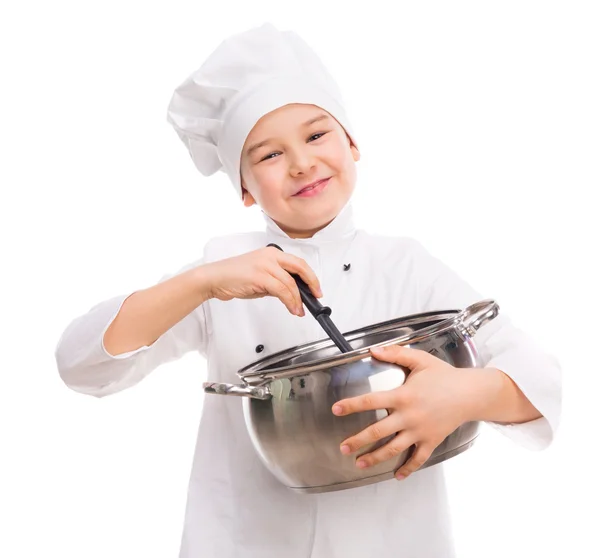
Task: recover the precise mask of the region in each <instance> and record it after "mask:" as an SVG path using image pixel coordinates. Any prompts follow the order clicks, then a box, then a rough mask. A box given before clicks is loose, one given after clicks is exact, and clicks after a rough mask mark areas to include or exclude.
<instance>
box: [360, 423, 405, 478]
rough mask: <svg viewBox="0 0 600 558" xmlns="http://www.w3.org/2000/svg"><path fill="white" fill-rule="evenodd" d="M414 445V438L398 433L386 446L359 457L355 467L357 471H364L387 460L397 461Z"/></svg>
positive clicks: (403, 432)
mask: <svg viewBox="0 0 600 558" xmlns="http://www.w3.org/2000/svg"><path fill="white" fill-rule="evenodd" d="M414 443H415V440H414V437H413V436H411V435H410V434H408V433H407V432H406V431H402V432H399V433H398V435H397V436H395V437H394V438H393V439H392V440H390V441H389V442H388V443H387V444H385V445H383V446H381V447H380V448H377V449H376V450H374V451H372V452H370V453H365V455H361V456H360V457H359V458H358V459H357V460H356V466H357V467H358V468H359V469H366V468H368V467H373V466H374V465H378V464H379V463H383V462H384V461H388V460H389V459H398V458H399V457H400V456H401V454H402V453H403V452H405V451H406V450H407V449H408V448H410V446H412V445H413V444H414Z"/></svg>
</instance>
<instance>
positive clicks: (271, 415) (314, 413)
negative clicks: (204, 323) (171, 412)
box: [205, 305, 497, 493]
mask: <svg viewBox="0 0 600 558" xmlns="http://www.w3.org/2000/svg"><path fill="white" fill-rule="evenodd" d="M496 313H497V307H496V306H495V305H494V306H493V307H491V306H489V305H488V312H487V314H488V315H487V318H486V319H481V320H479V322H478V323H477V324H476V327H479V325H481V324H482V323H483V322H484V321H487V320H489V319H491V318H492V317H494V316H495V314H496ZM461 316H463V317H464V314H461V313H459V312H457V311H456V312H453V311H450V312H444V313H439V314H432V313H428V314H421V315H415V316H411V317H408V318H401V319H399V320H395V321H391V322H386V323H383V324H375V325H373V326H369V327H366V328H363V329H360V330H356V331H354V332H350V333H347V334H345V337H346V339H347V340H348V341H349V342H350V344H351V345H352V347H353V349H354V350H353V351H352V352H351V353H344V354H341V353H340V352H339V350H338V349H337V347H335V345H334V344H333V343H332V342H331V341H330V340H323V341H319V342H315V343H310V344H307V345H302V346H299V347H294V348H293V349H290V350H288V351H282V352H281V353H277V354H276V355H271V356H270V357H267V358H265V359H263V360H261V361H258V362H257V363H254V364H253V365H250V366H248V367H246V368H245V369H243V370H242V371H240V372H239V373H238V374H239V375H240V377H241V378H242V379H243V380H244V384H243V385H242V386H228V385H224V384H205V391H207V392H212V393H222V394H225V393H226V394H234V395H246V396H247V397H245V398H244V399H243V408H244V417H245V421H246V427H247V429H248V432H249V434H250V437H251V439H252V442H253V445H254V447H255V449H256V451H257V452H258V454H259V456H260V458H261V460H262V461H263V462H264V464H265V465H266V466H267V467H268V469H269V470H270V471H271V472H272V473H273V474H274V475H275V476H276V477H277V478H278V479H279V481H280V482H282V483H283V484H284V485H286V486H288V487H289V488H291V489H293V490H296V491H301V492H307V493H318V492H330V491H334V490H342V489H346V488H353V487H358V486H364V485H367V484H371V483H375V482H379V481H382V480H387V479H391V478H393V475H394V472H395V471H396V470H397V469H398V468H399V467H401V466H402V465H403V464H404V463H405V462H406V461H407V460H408V458H409V457H410V453H411V451H412V449H413V448H409V449H407V450H406V451H404V452H402V453H401V454H400V455H398V456H396V457H395V458H394V459H390V460H388V461H385V462H383V463H380V464H378V465H376V466H373V467H370V468H368V469H366V470H364V469H359V468H358V467H356V465H355V461H356V457H357V455H356V454H353V455H350V456H346V455H343V454H342V453H341V452H340V450H339V447H340V444H341V442H343V441H344V440H345V439H346V438H348V437H350V436H352V435H355V434H357V433H358V432H360V431H361V430H364V429H365V428H367V427H368V426H370V425H371V424H373V423H375V422H377V421H378V420H381V419H382V418H385V417H386V416H387V411H386V410H385V409H382V410H377V411H365V412H360V413H354V414H352V415H348V416H344V417H338V416H335V415H334V414H333V413H332V411H331V408H332V406H333V405H334V404H335V403H336V402H337V401H340V400H342V399H346V398H349V397H355V396H358V395H364V394H368V393H374V392H377V391H384V390H390V389H394V388H397V387H399V386H401V385H402V384H403V383H404V381H405V379H406V374H407V371H406V370H405V369H403V368H402V367H400V366H398V365H395V364H390V363H387V362H382V361H379V360H377V359H375V358H372V357H371V356H370V353H369V349H370V348H371V347H374V346H381V345H390V344H402V345H404V346H408V347H411V348H414V349H420V350H424V351H427V352H429V353H431V354H433V355H434V356H436V357H438V358H440V359H442V360H444V361H445V362H448V363H449V364H451V365H453V366H455V367H458V368H471V367H481V366H482V364H481V362H480V359H479V356H478V353H477V349H476V346H475V344H474V342H473V340H472V338H471V335H472V334H474V333H475V331H476V327H473V320H472V321H471V323H465V321H464V320H463V319H462V318H461ZM478 429H479V424H478V423H477V422H468V423H465V424H463V425H461V426H460V427H459V428H457V429H456V430H455V431H454V432H452V433H451V434H450V435H449V436H447V437H446V439H445V440H444V441H443V442H442V443H441V444H440V445H439V446H438V447H437V448H436V449H435V451H434V452H433V454H432V455H431V457H430V458H429V460H428V461H427V462H426V463H425V464H424V465H423V467H422V468H425V467H430V466H432V465H435V464H437V463H440V462H442V461H445V460H447V459H449V458H451V457H453V456H455V455H458V454H460V453H462V452H463V451H465V450H466V449H468V448H469V447H470V446H471V445H472V444H473V442H474V441H475V438H476V437H477V435H478ZM392 437H393V436H390V437H388V438H385V439H383V440H380V441H379V442H377V443H376V444H373V445H371V446H370V447H367V448H364V449H363V450H362V452H361V453H368V452H370V451H372V450H373V449H375V448H376V447H379V446H381V445H383V444H385V443H387V442H388V441H389V440H390V439H391V438H392Z"/></svg>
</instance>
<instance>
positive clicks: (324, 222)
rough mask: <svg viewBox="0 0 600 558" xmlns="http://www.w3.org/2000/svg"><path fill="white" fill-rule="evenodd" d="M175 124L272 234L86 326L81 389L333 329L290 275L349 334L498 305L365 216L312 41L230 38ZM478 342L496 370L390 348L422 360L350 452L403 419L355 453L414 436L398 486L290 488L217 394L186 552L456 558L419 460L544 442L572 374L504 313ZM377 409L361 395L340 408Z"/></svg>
mask: <svg viewBox="0 0 600 558" xmlns="http://www.w3.org/2000/svg"><path fill="white" fill-rule="evenodd" d="M169 120H170V122H171V123H172V124H173V125H174V127H175V129H176V131H177V132H178V134H179V136H180V138H181V139H182V140H183V141H184V143H185V144H186V146H187V147H188V149H189V151H190V154H191V156H192V159H193V161H194V163H195V164H196V166H197V167H198V169H199V170H200V171H201V172H202V173H203V174H206V175H209V174H212V173H214V172H216V171H217V170H220V169H223V170H224V171H225V172H226V173H227V174H228V176H229V178H230V179H231V182H232V184H233V186H234V188H235V189H236V191H237V193H238V195H239V197H240V198H241V199H242V200H243V203H244V204H245V205H246V206H252V205H254V204H258V205H259V206H260V207H261V209H262V211H263V214H264V217H265V220H266V230H265V232H256V233H248V234H243V235H233V236H229V237H224V238H216V239H213V240H211V241H209V242H208V243H207V245H206V246H205V249H204V255H203V257H202V259H201V260H199V261H197V262H194V263H192V264H190V265H188V266H186V267H185V268H184V269H183V270H181V272H180V273H178V274H177V275H175V276H173V277H168V278H165V279H163V280H162V281H161V282H160V283H159V284H157V285H155V286H153V287H150V288H148V289H144V290H140V291H137V292H134V293H132V294H129V295H123V296H120V297H115V298H114V299H111V300H108V301H105V302H103V303H101V304H99V305H97V306H96V307H94V308H93V309H92V310H90V312H88V313H87V314H86V315H84V316H81V317H79V318H77V319H76V320H74V321H73V322H72V323H71V324H70V325H69V327H68V328H67V329H66V331H65V333H64V334H63V336H62V337H61V340H60V342H59V344H58V347H57V363H58V367H59V371H60V374H61V376H62V378H63V379H64V381H65V382H66V383H67V385H69V386H70V387H71V388H73V389H75V390H78V391H81V392H83V393H89V394H93V395H96V396H104V395H108V394H110V393H114V392H116V391H119V390H122V389H125V388H127V387H129V386H131V385H133V384H135V383H136V382H138V381H140V380H141V379H142V378H143V377H144V376H145V375H147V374H149V373H150V372H151V371H152V370H154V369H155V368H156V367H157V366H158V365H160V364H163V363H165V362H168V361H170V360H173V359H176V358H179V357H181V356H182V355H183V354H185V353H186V352H188V351H199V352H200V354H202V355H203V356H204V357H205V358H206V359H207V364H208V380H209V381H214V382H229V383H235V382H236V380H237V377H236V375H235V373H236V371H237V370H239V369H240V368H242V367H243V366H245V365H247V364H248V363H250V362H252V361H254V360H256V359H257V358H258V356H260V357H263V356H266V355H268V354H272V353H275V352H277V351H280V350H283V349H286V348H289V347H292V346H296V345H299V344H302V343H307V342H310V341H314V340H316V339H321V338H323V337H324V334H323V331H322V330H321V328H320V326H319V324H318V323H317V322H316V321H315V320H314V319H312V318H311V317H310V316H309V317H307V318H305V319H300V320H299V319H298V317H299V316H300V317H301V316H304V311H303V310H302V303H301V300H300V296H299V293H298V291H297V288H296V286H295V283H294V281H293V279H292V278H291V276H290V273H298V274H300V275H301V277H302V278H303V279H304V280H305V281H306V282H307V283H308V284H309V286H310V288H311V290H312V292H313V293H314V294H315V296H317V297H323V300H324V301H325V300H326V304H327V305H329V306H331V307H332V308H335V322H336V325H338V327H339V328H340V330H341V331H349V330H352V329H357V328H360V327H363V326H365V325H369V324H374V323H378V322H382V321H386V320H389V319H393V318H398V317H399V316H402V315H408V314H413V313H418V312H424V311H429V310H440V309H447V308H464V307H466V306H468V305H469V304H471V303H473V302H476V301H478V300H481V298H483V297H481V296H480V295H479V294H478V293H476V292H475V291H474V290H473V289H472V288H471V287H470V286H469V285H468V284H467V283H465V282H464V281H463V280H461V279H460V278H459V277H457V276H456V274H454V273H453V272H452V271H451V270H449V269H448V268H447V267H445V266H444V265H443V264H442V263H441V262H440V261H438V260H437V259H435V258H433V257H432V256H431V255H429V254H428V253H427V252H426V251H425V250H424V249H423V248H422V247H421V246H420V245H419V244H418V243H417V242H415V241H414V240H411V239H407V238H386V237H376V236H373V235H369V234H367V233H365V232H364V231H361V230H357V229H356V227H355V225H354V223H353V218H352V207H351V205H350V199H351V196H352V193H353V191H354V187H355V182H356V172H355V164H356V162H357V161H358V160H359V158H360V154H359V150H358V145H357V142H356V141H355V138H354V136H353V133H352V131H351V129H350V125H349V122H348V119H347V117H346V114H345V112H344V110H343V107H342V103H341V97H340V94H339V91H338V89H337V87H336V85H335V83H334V82H333V80H332V79H331V77H330V76H329V74H328V73H327V71H326V70H325V68H324V67H323V66H322V64H321V63H320V61H319V59H318V58H317V57H316V56H315V54H314V53H313V52H312V51H311V50H310V49H309V48H308V47H307V46H306V45H305V44H304V43H303V42H302V41H301V40H300V39H299V38H298V37H297V36H296V35H294V34H292V33H281V32H279V31H277V30H276V29H274V28H273V27H272V26H270V25H265V26H263V27H260V28H257V29H252V30H250V31H248V32H246V33H242V34H239V35H236V36H234V37H232V38H230V39H228V40H227V41H225V42H224V43H223V44H222V45H220V46H219V48H217V49H216V50H215V52H214V53H213V54H212V55H211V56H210V57H209V58H208V60H207V61H206V62H205V64H204V65H203V66H202V67H201V68H200V69H199V70H198V71H197V72H196V73H195V74H193V75H192V76H191V77H190V78H189V79H188V80H186V81H185V82H184V83H183V84H182V85H181V86H180V87H179V88H178V89H177V90H176V92H175V94H174V96H173V99H172V101H171V104H170V107H169ZM270 242H275V243H277V244H278V245H280V246H281V247H282V248H283V250H284V252H280V251H278V250H276V249H274V248H267V247H266V246H267V244H269V243H270ZM476 341H477V345H478V348H479V350H480V353H481V355H482V358H483V360H484V361H485V362H486V368H484V369H456V368H454V367H452V366H450V365H448V364H446V363H444V362H442V361H440V360H438V359H436V358H434V357H432V356H431V355H428V354H423V353H421V352H420V351H415V350H411V349H403V348H400V347H397V348H391V349H388V350H386V351H384V352H383V353H381V352H380V353H377V354H375V355H374V356H376V357H377V358H381V359H383V360H388V361H390V362H397V363H399V364H402V365H405V366H408V367H409V368H411V370H412V372H413V373H412V374H411V375H410V376H409V378H408V380H407V382H406V383H405V384H404V385H403V386H402V387H400V388H398V389H397V390H391V391H389V392H381V393H379V394H376V395H375V396H373V397H372V398H371V399H372V400H371V404H373V405H374V406H376V407H377V408H386V409H388V410H389V412H390V414H389V416H388V417H386V418H385V419H384V420H382V421H380V422H379V423H378V425H377V428H375V429H374V428H369V429H367V430H365V431H364V432H361V433H356V435H355V436H353V437H351V438H350V439H348V440H345V441H344V442H342V444H341V445H340V448H339V451H340V452H342V453H343V454H346V455H348V459H355V457H354V456H355V454H356V453H357V451H358V450H359V449H360V448H361V447H362V446H364V445H365V444H367V443H371V442H372V441H374V440H375V439H378V438H383V437H385V436H388V435H389V434H393V433H395V432H398V435H397V436H396V437H395V438H394V439H393V440H392V441H391V442H389V443H388V444H387V445H386V446H384V447H383V448H381V449H380V450H378V451H376V452H373V453H372V454H369V455H366V456H362V457H361V458H360V459H358V460H357V461H356V466H357V467H369V466H372V465H373V464H374V463H376V462H379V461H382V460H385V459H389V458H390V457H391V456H393V455H396V454H397V453H398V452H399V451H402V450H403V449H405V448H407V447H410V446H411V445H415V446H416V450H415V452H414V453H413V454H412V457H411V459H410V460H409V462H407V463H406V464H405V465H404V466H403V467H402V468H401V469H400V470H399V471H398V472H397V478H398V479H402V482H395V481H388V482H382V483H378V484H375V485H370V486H366V487H361V488H356V489H352V490H344V491H340V492H333V493H326V494H315V495H304V494H297V493H294V492H292V491H290V490H288V489H287V488H286V487H285V486H283V485H281V484H280V483H279V482H278V481H277V480H276V479H275V478H274V477H273V476H272V475H271V473H270V472H269V471H268V470H267V469H266V468H265V467H264V466H263V464H262V463H261V461H260V460H259V458H258V456H257V454H256V452H255V451H254V448H253V446H252V444H251V441H250V440H249V438H248V434H247V431H246V428H245V424H244V418H243V415H242V407H241V402H240V400H239V399H237V398H229V397H207V398H205V401H204V408H203V416H202V420H201V424H200V428H199V432H198V440H197V448H196V453H195V457H194V464H193V470H192V475H191V479H190V486H189V496H188V506H187V510H186V521H185V529H184V534H183V541H182V547H181V554H180V556H181V558H192V557H194V558H196V557H205V556H206V557H218V558H221V557H228V556H231V557H233V556H235V557H242V558H246V557H261V558H281V557H282V556H289V557H290V558H306V557H312V558H338V557H344V558H347V557H354V556H368V557H371V556H402V557H408V558H417V557H418V558H429V557H431V558H434V557H435V558H439V557H442V556H443V557H448V556H452V555H453V550H452V542H451V533H450V528H449V519H448V512H447V501H446V493H445V487H444V480H443V472H442V468H441V467H439V466H437V467H430V468H427V469H424V470H422V471H420V472H419V473H418V474H417V475H413V474H412V473H414V472H415V471H416V470H418V468H419V466H420V465H421V464H422V463H423V462H424V461H425V460H426V459H427V457H428V455H429V454H430V453H431V452H432V451H433V449H434V448H435V447H436V445H437V444H438V443H439V442H440V441H441V440H443V438H444V437H445V436H446V435H447V434H449V433H450V432H452V431H453V430H454V429H455V428H456V427H457V426H458V425H459V424H461V423H463V422H466V421H468V420H483V421H487V422H488V423H490V424H491V425H493V426H494V427H495V428H498V429H500V430H501V431H502V432H503V433H505V434H506V435H508V436H511V437H512V438H513V439H515V440H516V441H518V442H519V443H521V444H523V445H526V446H528V447H531V448H542V447H546V446H547V445H548V444H549V443H550V442H551V440H552V437H553V435H554V433H555V432H556V428H557V425H558V420H559V412H560V370H559V368H558V367H557V366H556V364H555V363H554V362H553V360H552V359H551V358H550V357H548V356H546V355H545V354H543V353H542V352H540V351H539V350H538V349H537V348H536V347H535V346H534V345H533V344H532V343H531V342H530V341H529V340H528V339H527V338H526V337H525V336H524V335H523V334H522V333H521V332H519V331H518V330H516V329H515V328H514V327H513V326H512V325H511V324H510V322H509V321H508V319H507V318H506V317H505V316H499V317H498V318H496V319H495V320H493V321H492V322H490V323H489V324H487V325H486V326H484V327H482V328H481V330H480V331H479V332H478V334H477V337H476ZM258 353H260V355H258ZM366 408H367V407H366V402H365V401H364V400H363V399H361V398H357V399H352V400H346V401H340V402H338V403H337V404H336V405H334V407H333V408H332V412H333V413H334V414H338V415H341V414H345V413H349V412H360V411H361V410H364V409H366Z"/></svg>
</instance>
